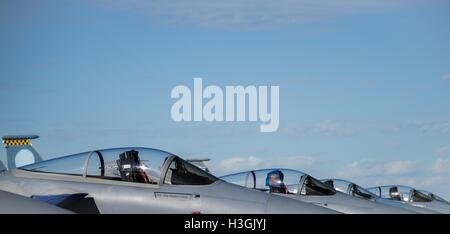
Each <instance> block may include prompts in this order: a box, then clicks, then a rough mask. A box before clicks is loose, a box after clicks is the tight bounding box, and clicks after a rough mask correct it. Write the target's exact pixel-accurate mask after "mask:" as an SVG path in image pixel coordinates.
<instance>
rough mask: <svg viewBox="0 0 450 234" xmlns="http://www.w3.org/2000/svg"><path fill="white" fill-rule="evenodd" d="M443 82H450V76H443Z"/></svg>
mask: <svg viewBox="0 0 450 234" xmlns="http://www.w3.org/2000/svg"><path fill="white" fill-rule="evenodd" d="M442 79H443V80H446V81H450V74H445V75H443V76H442Z"/></svg>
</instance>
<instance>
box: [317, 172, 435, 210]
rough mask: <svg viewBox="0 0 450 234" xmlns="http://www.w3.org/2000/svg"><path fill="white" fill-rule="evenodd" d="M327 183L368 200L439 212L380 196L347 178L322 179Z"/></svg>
mask: <svg viewBox="0 0 450 234" xmlns="http://www.w3.org/2000/svg"><path fill="white" fill-rule="evenodd" d="M322 182H324V183H325V184H327V185H329V186H331V187H333V188H334V189H336V190H337V191H339V192H342V193H346V194H349V195H351V196H354V197H359V198H361V199H365V200H368V201H372V202H376V203H380V204H385V205H389V206H394V207H398V208H402V209H407V210H411V211H413V212H417V213H420V214H438V213H439V212H435V211H432V210H427V209H424V208H421V207H416V206H411V205H408V204H405V203H400V202H395V201H392V200H389V199H386V198H382V197H379V196H377V195H375V194H374V193H372V192H370V191H369V190H367V189H365V188H363V187H361V186H359V185H357V184H355V183H353V182H350V181H347V180H341V179H324V180H322Z"/></svg>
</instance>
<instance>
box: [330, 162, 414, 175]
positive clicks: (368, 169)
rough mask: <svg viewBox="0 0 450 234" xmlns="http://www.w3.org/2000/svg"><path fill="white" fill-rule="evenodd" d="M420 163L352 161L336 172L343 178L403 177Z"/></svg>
mask: <svg viewBox="0 0 450 234" xmlns="http://www.w3.org/2000/svg"><path fill="white" fill-rule="evenodd" d="M419 165H420V162H419V161H413V160H403V161H390V162H378V161H374V160H361V161H354V162H352V163H350V164H349V165H347V166H345V167H344V168H342V169H340V170H338V171H337V175H338V176H340V177H343V178H358V177H368V176H385V175H405V174H409V173H412V172H414V171H416V170H418V169H419Z"/></svg>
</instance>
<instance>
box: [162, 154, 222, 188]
mask: <svg viewBox="0 0 450 234" xmlns="http://www.w3.org/2000/svg"><path fill="white" fill-rule="evenodd" d="M216 180H217V178H216V177H214V176H213V175H211V174H209V173H207V172H205V171H204V170H202V169H200V168H198V167H196V166H194V165H192V164H191V163H189V162H186V161H184V160H183V159H181V158H179V157H176V158H174V159H173V160H172V162H171V163H170V165H169V168H168V169H167V172H166V175H165V178H164V183H165V184H172V185H208V184H212V183H214V182H215V181H216Z"/></svg>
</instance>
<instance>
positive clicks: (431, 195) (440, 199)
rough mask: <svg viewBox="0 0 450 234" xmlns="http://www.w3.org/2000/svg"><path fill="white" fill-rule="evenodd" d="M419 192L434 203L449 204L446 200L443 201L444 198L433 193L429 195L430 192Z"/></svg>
mask: <svg viewBox="0 0 450 234" xmlns="http://www.w3.org/2000/svg"><path fill="white" fill-rule="evenodd" d="M420 192H421V193H424V194H426V195H427V196H429V197H431V198H432V199H433V200H435V201H439V202H445V203H449V202H448V201H447V200H445V199H444V198H442V197H440V196H438V195H436V194H434V193H431V192H428V191H425V190H420Z"/></svg>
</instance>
